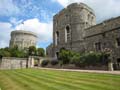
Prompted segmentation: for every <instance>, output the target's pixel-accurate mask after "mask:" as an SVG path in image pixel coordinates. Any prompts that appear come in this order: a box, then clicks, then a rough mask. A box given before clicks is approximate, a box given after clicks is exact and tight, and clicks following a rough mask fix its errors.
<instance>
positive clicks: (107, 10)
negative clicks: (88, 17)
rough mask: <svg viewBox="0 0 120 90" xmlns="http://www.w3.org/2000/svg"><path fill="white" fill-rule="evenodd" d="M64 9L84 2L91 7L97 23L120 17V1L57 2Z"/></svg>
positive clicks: (83, 0) (79, 0) (69, 0)
mask: <svg viewBox="0 0 120 90" xmlns="http://www.w3.org/2000/svg"><path fill="white" fill-rule="evenodd" d="M56 1H57V2H59V3H60V4H61V5H62V6H63V7H66V6H67V5H69V4H71V3H74V2H83V3H86V4H87V5H88V6H90V7H91V8H92V9H93V10H94V11H95V14H96V17H97V22H100V21H103V20H105V19H109V18H112V17H116V16H119V15H120V1H119V0H56Z"/></svg>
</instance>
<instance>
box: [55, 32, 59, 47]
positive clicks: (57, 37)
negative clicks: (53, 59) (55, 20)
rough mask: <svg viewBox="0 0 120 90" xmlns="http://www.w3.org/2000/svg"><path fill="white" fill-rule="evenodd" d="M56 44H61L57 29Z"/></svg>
mask: <svg viewBox="0 0 120 90" xmlns="http://www.w3.org/2000/svg"><path fill="white" fill-rule="evenodd" d="M55 39H56V40H55V44H56V45H58V44H59V32H58V31H57V32H56V33H55Z"/></svg>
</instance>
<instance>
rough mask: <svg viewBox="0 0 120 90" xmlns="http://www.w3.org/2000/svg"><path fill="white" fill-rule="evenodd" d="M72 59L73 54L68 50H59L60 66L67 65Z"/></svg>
mask: <svg viewBox="0 0 120 90" xmlns="http://www.w3.org/2000/svg"><path fill="white" fill-rule="evenodd" d="M72 57H73V52H72V51H69V50H61V51H60V53H59V59H60V60H61V64H69V63H70V59H71V58H72Z"/></svg>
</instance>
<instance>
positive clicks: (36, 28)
mask: <svg viewBox="0 0 120 90" xmlns="http://www.w3.org/2000/svg"><path fill="white" fill-rule="evenodd" d="M13 21H14V20H13ZM23 23H24V24H19V25H16V27H15V28H13V27H12V25H13V24H12V23H4V22H0V48H3V47H8V46H9V40H10V33H11V31H13V30H27V31H32V32H34V33H36V34H37V35H38V45H37V46H40V45H39V44H42V43H49V42H51V40H52V22H50V23H42V22H40V21H39V20H38V19H37V18H34V19H28V20H26V21H24V22H23Z"/></svg>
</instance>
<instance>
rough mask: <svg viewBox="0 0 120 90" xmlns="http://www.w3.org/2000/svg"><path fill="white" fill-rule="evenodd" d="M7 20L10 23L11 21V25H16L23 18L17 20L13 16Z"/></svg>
mask: <svg viewBox="0 0 120 90" xmlns="http://www.w3.org/2000/svg"><path fill="white" fill-rule="evenodd" d="M9 21H10V23H12V24H13V25H18V24H20V23H22V22H23V20H18V19H16V18H15V17H11V18H10V20H9Z"/></svg>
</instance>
